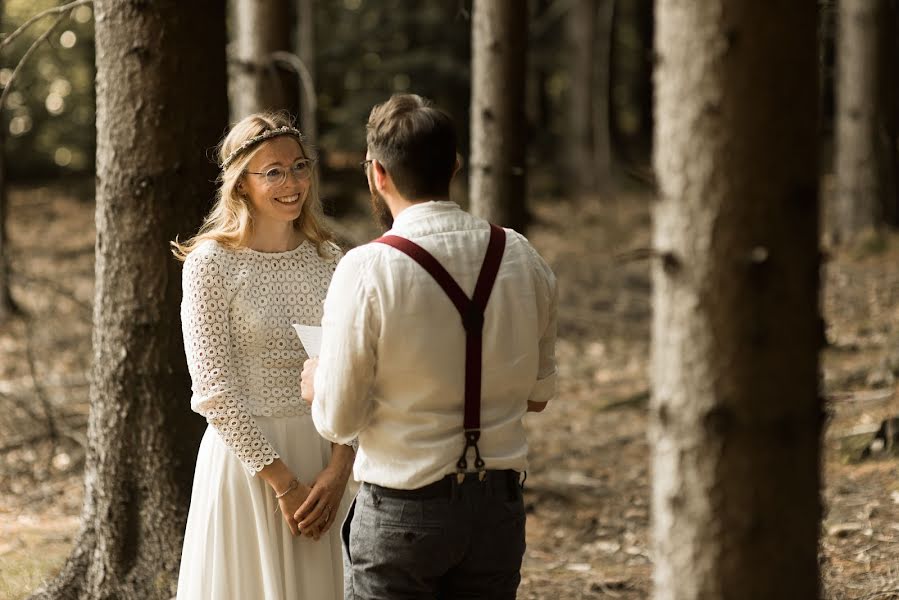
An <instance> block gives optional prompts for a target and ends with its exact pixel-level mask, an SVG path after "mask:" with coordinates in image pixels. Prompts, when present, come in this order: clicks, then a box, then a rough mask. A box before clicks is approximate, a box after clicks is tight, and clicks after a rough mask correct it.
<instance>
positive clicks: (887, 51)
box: [878, 0, 899, 227]
mask: <svg viewBox="0 0 899 600" xmlns="http://www.w3.org/2000/svg"><path fill="white" fill-rule="evenodd" d="M886 2H887V6H886V7H885V9H884V12H885V13H886V14H885V15H884V19H883V23H882V25H881V26H880V30H881V36H880V40H879V41H880V44H881V46H880V55H881V56H883V60H882V61H881V64H880V72H879V73H878V77H880V85H879V87H880V92H881V94H882V95H883V96H882V98H881V106H883V131H882V134H881V136H880V138H881V139H880V153H879V154H878V155H879V156H880V157H881V160H882V161H883V163H884V165H883V172H884V197H883V200H882V202H881V210H882V213H883V218H884V223H885V224H887V225H890V226H893V227H899V2H897V0H886Z"/></svg>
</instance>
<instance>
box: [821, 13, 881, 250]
mask: <svg viewBox="0 0 899 600" xmlns="http://www.w3.org/2000/svg"><path fill="white" fill-rule="evenodd" d="M886 2H887V0H840V3H839V15H838V35H837V123H836V135H837V139H836V161H835V162H836V195H835V198H834V204H835V205H834V208H833V210H832V212H831V215H830V216H831V218H830V219H829V223H828V229H829V230H830V231H831V237H832V238H833V240H834V241H835V242H837V243H840V242H845V241H848V240H850V239H851V238H852V237H854V236H856V235H857V234H859V233H861V232H863V231H866V230H867V231H870V230H874V229H877V228H879V227H880V226H881V225H882V224H883V221H884V215H883V209H882V202H883V200H884V198H885V197H886V195H887V193H888V189H887V188H888V186H889V178H890V174H889V165H888V164H887V161H885V160H883V151H884V138H885V136H886V135H887V130H886V126H887V123H886V111H887V110H889V109H888V108H887V107H886V106H884V105H883V103H884V99H885V94H884V91H883V90H882V89H881V85H882V84H883V77H882V76H881V74H882V72H883V63H884V60H885V58H886V57H885V56H884V55H883V53H882V49H883V43H882V42H881V40H882V36H883V35H884V32H885V31H886V23H885V19H886V16H887V10H886Z"/></svg>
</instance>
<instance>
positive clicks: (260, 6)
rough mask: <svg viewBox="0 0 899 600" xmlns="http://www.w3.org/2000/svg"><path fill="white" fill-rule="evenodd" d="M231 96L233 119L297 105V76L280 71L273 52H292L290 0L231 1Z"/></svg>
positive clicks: (229, 90) (229, 85)
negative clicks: (273, 60) (272, 57)
mask: <svg viewBox="0 0 899 600" xmlns="http://www.w3.org/2000/svg"><path fill="white" fill-rule="evenodd" d="M229 4H230V7H231V19H230V22H231V45H230V54H231V56H230V59H229V68H228V73H229V80H228V81H229V83H228V92H229V93H228V97H229V99H230V102H231V120H232V121H238V120H240V119H242V118H243V117H245V116H247V115H249V114H251V113H254V112H259V111H263V110H287V111H289V112H291V113H293V114H296V109H297V106H298V98H297V89H298V84H297V79H296V77H297V76H296V74H295V73H291V72H288V71H284V70H282V69H280V68H278V67H277V66H276V65H275V64H274V63H273V62H272V59H271V54H272V52H293V47H292V45H291V40H290V34H291V31H292V19H291V17H290V15H292V14H294V11H293V9H292V3H291V1H290V0H231V1H230V3H229Z"/></svg>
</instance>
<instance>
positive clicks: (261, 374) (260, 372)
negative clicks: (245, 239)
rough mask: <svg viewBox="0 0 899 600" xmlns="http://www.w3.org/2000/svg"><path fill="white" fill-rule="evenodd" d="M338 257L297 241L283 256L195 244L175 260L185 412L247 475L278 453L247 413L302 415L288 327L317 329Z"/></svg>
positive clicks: (297, 362)
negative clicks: (208, 428) (186, 372)
mask: <svg viewBox="0 0 899 600" xmlns="http://www.w3.org/2000/svg"><path fill="white" fill-rule="evenodd" d="M339 255H340V251H339V250H338V249H337V247H336V246H333V245H329V246H328V252H327V253H326V258H322V257H320V256H319V255H318V253H317V252H316V249H315V245H314V244H312V243H311V242H308V241H307V242H303V243H302V244H301V245H300V246H299V247H297V248H295V249H294V250H290V251H288V252H277V253H263V252H257V251H255V250H250V249H248V248H242V249H238V250H232V249H229V248H226V247H224V246H222V245H220V244H218V243H217V242H214V241H206V242H204V243H202V244H201V245H199V246H198V247H197V248H196V249H195V250H194V251H193V252H191V253H190V255H189V256H188V257H187V260H186V261H185V263H184V271H183V275H182V279H183V286H182V287H183V294H184V295H183V299H182V302H181V323H182V327H183V329H184V349H185V353H186V355H187V364H188V367H189V369H190V375H191V380H192V388H191V389H192V392H193V395H192V397H191V408H192V409H193V410H195V411H196V412H198V413H200V414H201V415H203V416H205V417H206V420H207V421H208V422H209V424H210V425H212V426H213V427H215V428H216V430H217V431H218V432H219V435H221V437H222V439H223V440H224V441H225V443H226V444H227V445H228V446H229V447H230V448H231V450H232V451H233V452H234V453H235V454H236V455H237V457H238V458H239V459H240V460H241V461H242V462H243V463H244V465H245V466H246V467H247V469H248V470H249V471H250V472H251V473H252V474H255V473H256V472H258V471H260V470H262V469H263V468H264V467H265V466H266V465H269V464H271V463H272V462H273V461H274V460H275V459H276V458H279V456H278V453H277V452H276V451H275V449H274V448H273V447H272V446H271V444H270V443H269V442H268V440H266V439H265V436H264V435H263V434H262V432H261V431H260V430H259V428H258V427H257V425H256V422H255V421H254V419H253V417H254V416H267V417H290V416H296V415H303V414H309V406H308V404H306V403H305V402H304V401H303V400H302V398H301V397H300V373H301V372H302V369H303V362H304V361H305V360H306V358H307V356H306V353H305V351H304V350H303V346H302V344H301V343H300V339H299V337H297V335H296V332H295V331H294V330H293V327H292V324H293V323H303V324H306V325H319V324H320V323H321V318H322V304H323V302H324V299H325V293H326V291H327V288H328V284H329V283H330V281H331V275H332V274H333V272H334V268H335V267H336V266H337V259H338V258H339Z"/></svg>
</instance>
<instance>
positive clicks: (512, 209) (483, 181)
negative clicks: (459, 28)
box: [469, 0, 528, 232]
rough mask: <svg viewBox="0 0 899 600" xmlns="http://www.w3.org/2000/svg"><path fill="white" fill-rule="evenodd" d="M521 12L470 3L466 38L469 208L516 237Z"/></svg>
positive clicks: (522, 123) (516, 5)
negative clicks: (469, 68)
mask: <svg viewBox="0 0 899 600" xmlns="http://www.w3.org/2000/svg"><path fill="white" fill-rule="evenodd" d="M525 7H526V4H525V3H522V2H519V1H518V0H475V1H474V6H473V15H472V37H471V39H472V45H471V50H472V57H471V58H472V86H471V179H470V184H469V197H470V199H471V209H472V212H473V213H474V214H476V215H478V216H480V217H483V218H485V219H487V220H489V221H491V222H493V223H496V224H498V225H504V226H506V227H511V228H513V229H516V230H517V231H521V232H523V231H524V229H525V227H526V225H527V204H526V186H525V175H526V165H525V156H526V147H525V146H526V135H527V121H526V119H525V97H524V88H525V73H526V60H525V58H526V56H527V20H528V19H527V16H528V15H527V10H525Z"/></svg>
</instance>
